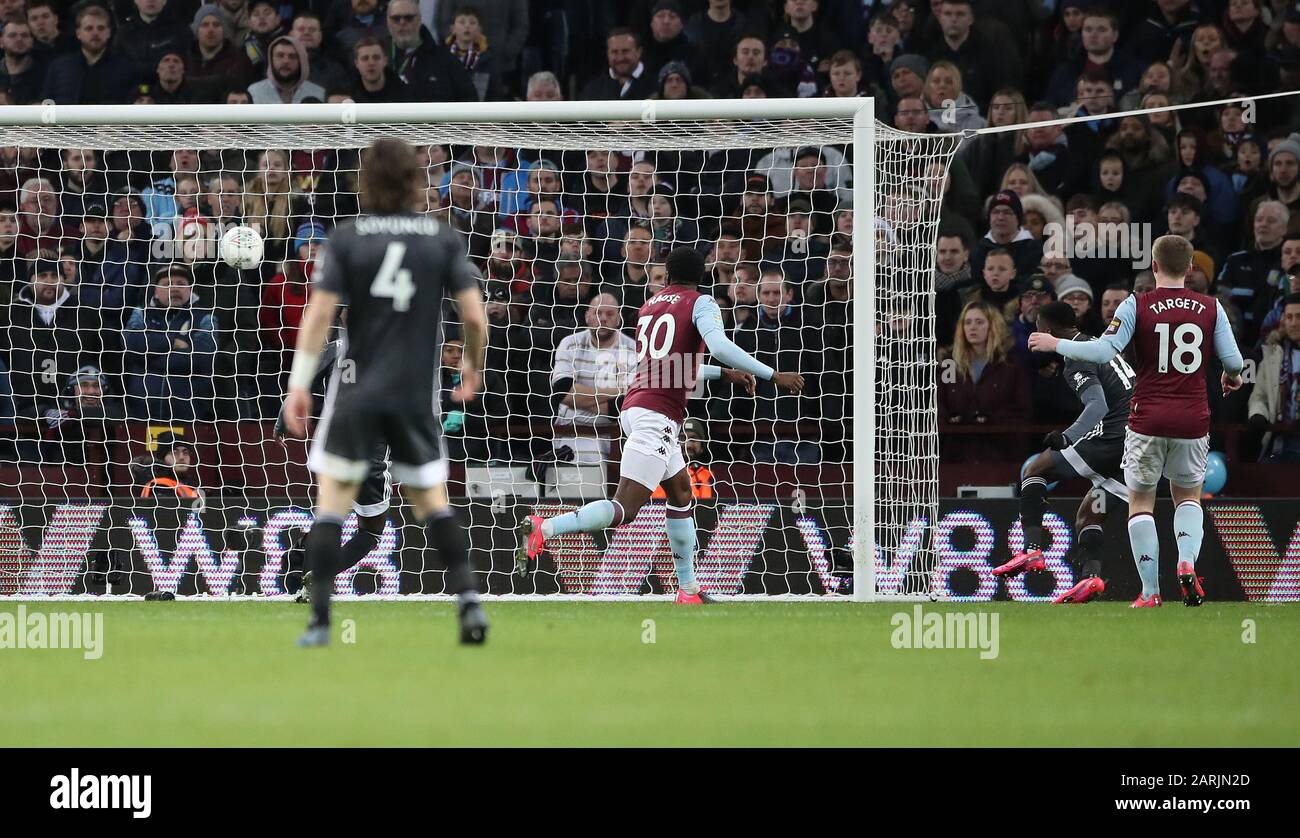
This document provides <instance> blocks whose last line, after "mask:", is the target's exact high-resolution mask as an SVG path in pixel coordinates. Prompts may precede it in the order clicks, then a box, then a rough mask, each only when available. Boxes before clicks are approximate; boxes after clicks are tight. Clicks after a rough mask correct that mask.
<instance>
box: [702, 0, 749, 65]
mask: <svg viewBox="0 0 1300 838" xmlns="http://www.w3.org/2000/svg"><path fill="white" fill-rule="evenodd" d="M735 6H736V4H735V3H733V2H732V0H709V4H708V8H706V9H703V10H701V11H698V12H696V13H695V14H693V15H691V16H690V18H689V19H688V20H687V21H686V28H685V32H686V37H687V39H688V40H689V41H690V42H691V44H692V45H694V47H695V49H696V54H697V56H698V60H699V62H700V70H701V71H702V73H701V75H702V77H703V78H706V79H720V78H722V77H723V76H725V75H726V74H727V72H728V71H730V70H731V69H732V66H733V65H732V61H731V59H732V58H733V57H734V47H735V43H736V40H737V39H738V38H739V37H740V36H741V34H742V33H746V32H752V31H755V28H754V27H753V26H752V25H751V24H753V23H758V21H751V20H750V19H749V16H747V15H746V14H745V13H744V12H742V11H741V10H739V9H737V8H736V7H735ZM760 43H761V39H760Z"/></svg>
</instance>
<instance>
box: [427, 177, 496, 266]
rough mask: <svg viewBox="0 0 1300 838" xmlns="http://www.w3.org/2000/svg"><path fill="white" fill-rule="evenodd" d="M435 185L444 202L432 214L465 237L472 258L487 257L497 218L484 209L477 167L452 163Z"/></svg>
mask: <svg viewBox="0 0 1300 838" xmlns="http://www.w3.org/2000/svg"><path fill="white" fill-rule="evenodd" d="M436 188H438V189H439V192H440V194H441V203H440V205H439V207H438V208H437V209H435V210H434V211H433V214H434V215H435V216H437V217H439V218H442V219H444V220H446V221H447V222H448V223H450V224H451V226H452V227H454V228H456V230H457V232H459V233H460V234H461V235H462V236H463V237H464V239H465V244H466V247H467V249H468V252H469V255H470V257H471V258H473V259H478V260H483V259H486V258H487V255H488V251H489V249H490V246H491V240H492V230H493V229H494V227H495V224H496V219H495V218H494V214H493V213H492V212H490V211H488V210H485V209H483V206H482V194H481V193H482V187H481V184H480V183H479V181H478V173H477V172H476V171H475V169H474V167H473V166H470V165H467V164H465V163H454V164H452V167H451V171H450V173H449V174H448V175H447V176H446V179H445V180H444V181H443V182H442V185H441V186H440V187H436Z"/></svg>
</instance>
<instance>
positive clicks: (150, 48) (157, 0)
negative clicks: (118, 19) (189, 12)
mask: <svg viewBox="0 0 1300 838" xmlns="http://www.w3.org/2000/svg"><path fill="white" fill-rule="evenodd" d="M178 2H180V0H135V14H133V15H131V17H129V18H127V20H126V21H125V22H123V23H122V25H121V27H120V28H119V29H118V30H117V37H116V38H114V39H113V48H114V49H115V50H116V51H117V52H118V54H119V55H121V56H122V57H123V58H126V59H128V60H129V61H130V62H131V63H133V64H134V65H135V68H136V72H137V73H139V74H141V75H147V74H149V73H152V72H153V70H154V68H155V67H157V66H158V59H160V58H162V57H163V55H164V54H165V53H168V52H173V51H174V52H176V53H177V54H178V55H185V54H186V53H187V52H189V49H190V39H191V37H192V36H191V34H190V29H189V27H188V26H187V25H186V24H185V23H184V22H182V21H180V20H171V19H170V18H171V17H173V16H171V15H164V14H163V12H164V10H165V9H166V7H167V6H168V4H169V3H178Z"/></svg>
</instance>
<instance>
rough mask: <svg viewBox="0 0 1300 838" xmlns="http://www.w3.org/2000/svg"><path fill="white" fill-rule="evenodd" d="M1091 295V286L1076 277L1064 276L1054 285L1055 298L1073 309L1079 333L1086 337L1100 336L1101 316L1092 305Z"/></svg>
mask: <svg viewBox="0 0 1300 838" xmlns="http://www.w3.org/2000/svg"><path fill="white" fill-rule="evenodd" d="M1093 293H1094V292H1093V290H1092V286H1091V285H1089V284H1088V283H1087V282H1086V281H1085V280H1083V279H1080V278H1079V277H1077V276H1066V277H1063V278H1062V279H1061V281H1060V282H1058V283H1056V297H1057V299H1059V300H1060V301H1061V302H1063V303H1065V304H1066V305H1068V306H1069V307H1070V308H1072V309H1074V316H1075V318H1076V320H1077V322H1078V325H1079V331H1081V332H1083V333H1084V334H1088V335H1100V334H1101V330H1102V323H1101V316H1100V315H1099V314H1098V313H1097V310H1096V307H1095V306H1094V305H1093Z"/></svg>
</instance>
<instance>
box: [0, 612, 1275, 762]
mask: <svg viewBox="0 0 1300 838" xmlns="http://www.w3.org/2000/svg"><path fill="white" fill-rule="evenodd" d="M16 607H17V605H16V603H12V602H10V603H0V611H14V610H15V609H16ZM487 607H488V609H489V614H490V616H491V619H492V633H491V635H490V637H489V640H488V643H487V645H486V646H483V647H480V648H464V647H460V646H459V645H457V644H456V643H455V631H454V618H453V606H452V605H451V604H450V603H441V602H411V603H400V602H363V601H352V602H341V603H339V604H337V606H336V612H335V642H334V645H332V646H331V647H329V648H326V649H298V648H295V647H294V645H293V641H294V640H295V638H296V637H297V635H298V633H299V631H300V630H301V628H302V627H303V624H304V622H305V618H306V614H307V612H306V610H305V607H304V606H298V605H293V604H290V603H277V602H271V603H265V602H261V603H259V602H231V603H220V602H211V603H189V602H182V603H143V602H133V603H111V604H110V603H104V604H98V603H94V602H59V603H48V604H33V603H26V608H27V609H28V611H32V610H59V611H84V610H95V611H100V612H102V613H103V615H104V624H103V625H104V647H103V657H102V658H100V659H99V660H94V661H87V660H84V659H83V655H82V653H81V652H80V651H76V650H18V649H0V673H2V675H3V689H0V746H110V745H111V746H158V745H161V746H182V745H183V746H213V745H215V746H231V745H244V746H259V745H275V746H298V745H340V746H349V745H382V746H402V745H422V746H423V745H489V746H492V745H595V746H603V745H641V746H668V745H704V746H746V745H774V746H786V745H897V746H910V745H936V746H942V745H956V746H960V745H991V746H999V745H1008V746H1011V745H1015V746H1020V745H1113V746H1137V747H1141V746H1158V745H1172V746H1180V745H1188V746H1221V745H1244V746H1254V745H1289V746H1295V745H1300V717H1298V716H1297V714H1296V713H1295V705H1294V702H1295V699H1296V696H1297V695H1300V608H1297V607H1295V606H1262V605H1253V604H1244V603H1235V604H1227V603H1215V602H1209V603H1206V605H1205V606H1203V607H1201V608H1199V609H1188V608H1184V607H1183V606H1182V604H1181V603H1177V602H1171V603H1169V604H1168V605H1166V606H1165V607H1164V608H1163V609H1160V610H1144V611H1138V612H1134V611H1130V610H1129V609H1128V608H1127V606H1126V605H1124V604H1121V603H1096V604H1089V605H1085V606H1076V607H1053V606H1045V605H1025V604H1012V603H994V604H984V605H978V606H972V605H940V604H926V605H925V606H924V609H925V610H926V611H927V612H929V611H935V610H944V609H952V610H963V611H968V610H992V611H996V612H997V613H998V615H999V629H1000V631H999V655H998V657H997V658H996V659H994V660H981V659H980V657H979V654H978V651H977V650H974V649H965V650H959V649H929V650H905V649H895V648H893V646H892V645H891V642H890V638H891V635H892V633H893V626H892V625H891V617H892V616H893V615H894V614H895V613H896V612H900V611H904V612H909V613H910V612H911V611H912V608H913V606H912V605H910V604H906V605H893V604H872V605H864V604H855V603H786V602H777V603H752V602H744V603H730V604H722V605H717V606H712V607H703V608H686V607H677V606H673V605H671V604H668V603H663V602H651V603H586V602H549V603H548V602H500V603H491V602H489V603H488V604H487ZM348 619H350V620H354V621H355V630H356V637H355V641H356V642H355V643H353V644H343V643H340V642H339V639H338V635H339V630H340V627H341V623H342V621H344V620H348ZM646 620H653V621H654V640H655V642H654V643H645V642H643V639H644V636H645V634H646V629H645V627H644V625H645V624H644V621H646ZM1245 620H1253V621H1254V624H1255V638H1254V640H1255V642H1254V643H1245V642H1243V631H1244V630H1243V625H1242V624H1243V621H1245Z"/></svg>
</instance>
